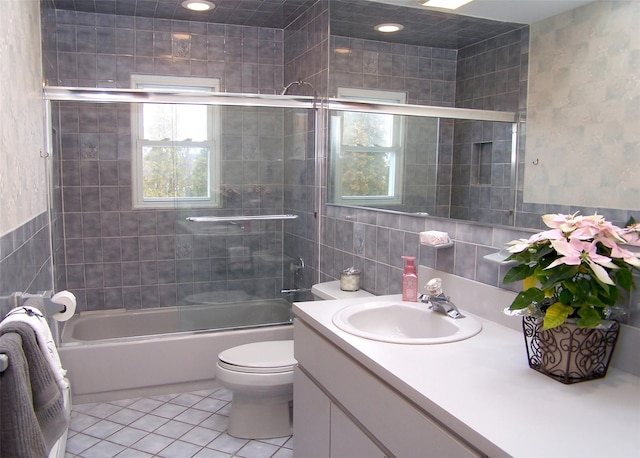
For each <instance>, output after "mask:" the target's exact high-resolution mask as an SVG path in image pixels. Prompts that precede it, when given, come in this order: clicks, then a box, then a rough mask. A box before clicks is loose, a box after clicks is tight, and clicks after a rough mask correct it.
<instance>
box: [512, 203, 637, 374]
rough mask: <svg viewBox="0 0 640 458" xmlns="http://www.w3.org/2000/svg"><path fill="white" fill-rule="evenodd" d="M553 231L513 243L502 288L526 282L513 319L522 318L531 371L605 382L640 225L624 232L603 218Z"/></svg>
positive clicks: (570, 222)
mask: <svg viewBox="0 0 640 458" xmlns="http://www.w3.org/2000/svg"><path fill="white" fill-rule="evenodd" d="M542 219H543V221H544V223H545V224H546V225H547V226H548V227H549V228H550V229H549V230H546V231H543V232H539V233H537V234H534V235H533V236H531V237H530V238H529V239H520V240H514V241H512V242H510V243H509V245H510V248H509V249H508V251H509V252H510V253H511V254H510V256H509V257H508V258H507V260H509V261H516V262H517V263H518V264H517V265H516V266H514V267H512V268H511V269H510V270H509V271H508V272H507V274H506V275H505V278H504V282H505V283H512V282H516V281H522V282H523V290H522V291H521V292H520V293H519V294H518V295H517V296H516V298H515V299H514V301H513V303H512V304H511V305H510V306H509V308H508V312H510V313H512V314H518V315H524V320H523V327H524V331H525V340H526V343H527V353H528V357H529V365H530V366H531V367H532V368H533V369H535V370H538V371H539V372H542V373H545V374H546V375H549V376H551V377H553V378H555V379H557V380H559V381H561V382H563V383H575V382H579V381H584V380H591V379H594V378H601V377H604V376H605V375H606V371H607V367H608V364H609V360H610V358H611V354H612V352H613V348H614V347H615V342H616V340H617V335H618V330H619V324H618V323H617V321H616V320H615V319H612V318H614V315H615V314H614V311H615V309H616V305H617V304H620V303H621V302H623V301H624V300H625V299H628V297H627V296H626V294H627V293H629V292H630V291H631V290H632V289H633V288H634V286H635V285H634V280H633V270H636V269H639V268H640V258H639V255H638V254H637V253H634V252H632V251H630V250H628V249H626V248H624V245H635V246H640V224H637V223H636V222H635V221H634V220H633V219H632V220H630V221H629V223H628V224H627V226H626V227H625V228H619V227H617V226H615V225H613V224H612V223H611V222H609V221H606V220H605V219H604V217H602V216H600V215H597V214H596V215H593V216H581V215H579V214H577V213H575V214H573V215H562V214H550V215H544V216H543V217H542Z"/></svg>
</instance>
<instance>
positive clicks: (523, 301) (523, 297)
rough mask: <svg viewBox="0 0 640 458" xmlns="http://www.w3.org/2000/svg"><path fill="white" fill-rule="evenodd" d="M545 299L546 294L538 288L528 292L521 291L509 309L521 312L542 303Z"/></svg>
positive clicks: (530, 289)
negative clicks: (535, 303)
mask: <svg viewBox="0 0 640 458" xmlns="http://www.w3.org/2000/svg"><path fill="white" fill-rule="evenodd" d="M544 297H545V296H544V292H542V291H541V290H539V289H538V288H529V289H528V290H526V291H520V292H519V293H518V295H517V296H516V298H515V299H514V300H513V302H512V303H511V305H510V306H509V309H510V310H521V309H524V308H527V307H529V306H530V305H531V304H532V303H534V302H541V301H542V300H543V299H544Z"/></svg>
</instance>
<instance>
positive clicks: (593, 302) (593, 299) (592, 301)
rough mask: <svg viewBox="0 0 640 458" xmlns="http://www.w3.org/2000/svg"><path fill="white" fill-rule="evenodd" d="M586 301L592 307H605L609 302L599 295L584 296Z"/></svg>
mask: <svg viewBox="0 0 640 458" xmlns="http://www.w3.org/2000/svg"><path fill="white" fill-rule="evenodd" d="M584 302H585V303H586V304H587V305H590V306H592V307H599V308H604V307H606V306H607V304H605V303H604V302H602V301H601V300H600V298H599V297H598V296H587V297H585V298H584ZM614 303H615V302H614Z"/></svg>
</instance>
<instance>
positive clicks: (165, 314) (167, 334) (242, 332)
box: [59, 299, 293, 404]
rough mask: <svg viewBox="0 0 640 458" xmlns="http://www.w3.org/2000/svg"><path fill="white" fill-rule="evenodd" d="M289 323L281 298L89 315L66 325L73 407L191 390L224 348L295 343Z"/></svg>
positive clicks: (204, 381)
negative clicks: (292, 340)
mask: <svg viewBox="0 0 640 458" xmlns="http://www.w3.org/2000/svg"><path fill="white" fill-rule="evenodd" d="M291 322H292V321H291V306H290V304H289V303H288V302H286V301H284V300H281V299H272V300H262V301H248V302H243V303H235V304H216V305H191V306H187V307H161V308H155V309H145V310H136V311H125V310H115V311H114V310H111V311H104V312H89V313H85V314H80V315H75V316H74V317H72V318H71V319H70V320H69V321H67V322H66V323H64V327H63V329H62V332H61V343H60V348H59V353H60V358H61V360H62V365H63V367H64V368H65V369H66V370H67V372H68V377H69V379H70V380H71V386H72V393H71V395H72V399H73V403H74V404H79V403H87V402H102V401H112V400H117V399H127V398H133V397H139V396H143V395H145V396H148V395H155V394H166V393H174V392H184V391H193V390H199V389H205V388H207V387H209V386H211V384H212V382H213V379H215V367H216V361H217V356H218V353H220V352H221V351H222V350H225V349H227V348H230V347H233V346H236V345H241V344H244V343H250V342H257V341H261V340H285V339H292V338H293V326H291Z"/></svg>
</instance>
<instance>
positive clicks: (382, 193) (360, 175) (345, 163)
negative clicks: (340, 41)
mask: <svg viewBox="0 0 640 458" xmlns="http://www.w3.org/2000/svg"><path fill="white" fill-rule="evenodd" d="M338 97H340V98H343V99H357V100H367V101H372V102H376V101H377V102H392V103H405V100H406V94H404V93H402V92H387V91H375V90H365V89H349V88H339V89H338ZM330 122H331V124H330V135H331V137H330V149H331V159H332V161H331V183H332V185H331V190H330V192H331V196H330V198H331V201H332V203H340V204H345V205H364V206H366V205H373V204H376V205H385V204H388V205H393V204H400V203H402V183H403V179H402V175H403V132H404V131H403V120H402V117H401V116H397V115H390V114H378V113H359V112H351V111H343V112H337V111H336V112H333V113H332V114H331V121H330Z"/></svg>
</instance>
